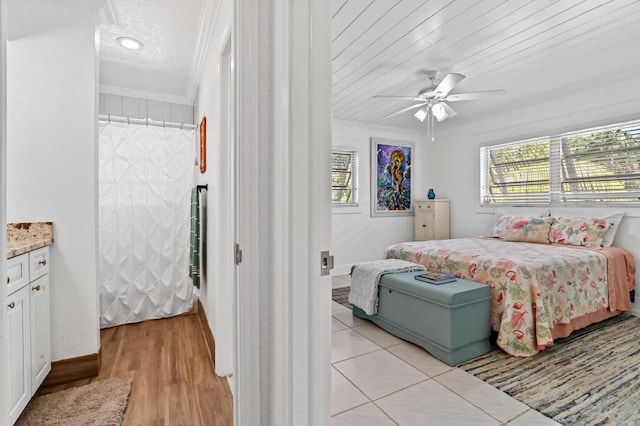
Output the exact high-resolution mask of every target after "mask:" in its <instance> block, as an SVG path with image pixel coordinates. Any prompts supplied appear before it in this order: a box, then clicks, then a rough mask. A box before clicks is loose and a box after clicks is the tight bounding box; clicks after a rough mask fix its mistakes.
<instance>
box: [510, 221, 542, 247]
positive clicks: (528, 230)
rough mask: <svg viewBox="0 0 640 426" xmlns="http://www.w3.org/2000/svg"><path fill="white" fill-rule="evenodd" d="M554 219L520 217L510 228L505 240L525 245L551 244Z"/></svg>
mask: <svg viewBox="0 0 640 426" xmlns="http://www.w3.org/2000/svg"><path fill="white" fill-rule="evenodd" d="M552 223H553V218H552V217H520V218H518V219H515V220H514V221H513V222H512V223H511V224H510V226H509V230H508V231H507V232H506V234H505V236H504V239H505V240H506V241H522V242H525V243H540V244H549V231H550V229H551V224H552Z"/></svg>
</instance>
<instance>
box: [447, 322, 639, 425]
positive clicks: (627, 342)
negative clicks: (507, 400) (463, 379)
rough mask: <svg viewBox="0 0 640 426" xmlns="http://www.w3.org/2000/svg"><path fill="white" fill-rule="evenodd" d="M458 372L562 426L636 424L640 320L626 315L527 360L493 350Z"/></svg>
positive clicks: (637, 420)
mask: <svg viewBox="0 0 640 426" xmlns="http://www.w3.org/2000/svg"><path fill="white" fill-rule="evenodd" d="M459 367H460V368H462V369H463V370H466V371H468V372H469V373H471V374H473V375H474V376H476V377H478V378H480V379H482V380H483V381H485V382H487V383H489V384H490V385H492V386H494V387H496V388H498V389H500V390H502V391H503V392H505V393H507V394H508V395H511V396H512V397H514V398H515V399H517V400H519V401H521V402H523V403H525V404H527V405H528V406H530V407H532V408H534V409H536V410H538V411H540V412H541V413H543V414H544V415H546V416H547V417H551V418H552V419H554V420H555V421H557V422H558V423H560V424H563V425H616V426H617V425H640V415H639V414H638V411H639V410H640V318H637V317H634V316H631V315H628V314H621V315H618V316H617V317H614V318H611V319H609V320H606V321H603V322H600V323H598V324H593V325H591V326H589V327H586V328H584V329H582V330H578V331H576V332H574V333H573V334H572V335H571V336H569V337H567V338H565V339H559V340H557V341H556V344H554V345H553V346H551V347H550V348H547V349H545V350H544V351H542V352H540V353H538V354H537V355H535V356H533V357H530V358H513V357H511V356H509V355H507V354H506V353H504V352H502V351H501V350H497V349H496V350H493V351H491V352H489V353H488V354H486V355H483V356H481V357H479V358H475V359H474V360H471V361H469V362H467V363H465V364H462V365H460V366H459Z"/></svg>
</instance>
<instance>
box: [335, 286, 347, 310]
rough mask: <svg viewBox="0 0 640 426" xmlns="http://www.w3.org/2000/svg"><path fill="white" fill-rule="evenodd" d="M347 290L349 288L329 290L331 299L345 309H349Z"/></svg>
mask: <svg viewBox="0 0 640 426" xmlns="http://www.w3.org/2000/svg"><path fill="white" fill-rule="evenodd" d="M349 290H351V287H342V288H334V289H332V290H331V299H333V301H334V302H337V303H339V304H341V305H343V306H346V307H347V308H349V309H351V303H349Z"/></svg>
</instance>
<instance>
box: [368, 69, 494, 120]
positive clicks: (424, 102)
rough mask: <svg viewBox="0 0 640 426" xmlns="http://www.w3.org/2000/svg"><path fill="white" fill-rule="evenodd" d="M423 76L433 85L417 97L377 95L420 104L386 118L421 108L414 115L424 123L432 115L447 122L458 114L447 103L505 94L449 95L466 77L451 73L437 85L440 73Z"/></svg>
mask: <svg viewBox="0 0 640 426" xmlns="http://www.w3.org/2000/svg"><path fill="white" fill-rule="evenodd" d="M420 74H421V75H426V76H427V78H429V80H431V84H430V85H429V86H427V87H425V88H423V89H420V90H419V91H418V94H417V95H416V96H397V95H375V96H374V97H376V98H395V99H406V100H410V101H414V102H418V103H417V104H414V105H411V106H409V107H406V108H402V109H401V110H399V111H396V112H393V113H391V114H389V115H387V116H385V118H389V117H393V116H396V115H398V114H402V113H403V112H407V111H411V110H413V109H416V108H419V109H418V111H417V112H416V113H415V114H414V115H415V117H416V118H417V119H418V120H420V121H424V119H425V118H427V116H428V115H429V113H431V116H432V117H435V119H436V120H438V121H442V120H446V119H447V118H449V117H454V116H456V115H457V114H458V113H457V112H456V111H455V110H454V109H453V108H451V107H450V106H449V105H448V104H446V103H445V101H446V102H457V101H468V100H473V99H478V98H481V97H483V96H485V95H489V94H492V93H499V92H504V90H485V91H482V92H469V93H458V94H449V92H451V90H453V88H454V87H456V85H457V84H458V83H460V82H461V81H462V80H463V79H464V78H465V76H464V75H462V74H457V73H449V74H447V75H446V76H445V77H444V78H443V79H442V81H441V82H440V83H438V84H437V85H436V78H438V71H423V72H421V73H420Z"/></svg>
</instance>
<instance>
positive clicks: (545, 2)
mask: <svg viewBox="0 0 640 426" xmlns="http://www.w3.org/2000/svg"><path fill="white" fill-rule="evenodd" d="M331 17H332V38H333V45H332V66H333V114H334V118H335V119H338V120H349V121H356V122H364V123H372V124H386V125H392V126H400V127H407V128H414V129H425V127H426V124H425V123H421V122H420V121H418V120H417V119H415V118H414V117H413V112H414V111H412V112H407V113H404V114H400V115H399V116H396V117H393V118H388V119H385V118H384V117H385V115H388V114H390V113H392V112H394V111H397V110H399V109H401V108H404V107H407V106H410V105H412V101H409V100H396V99H388V98H387V99H381V98H374V95H378V94H394V95H396V94H397V95H406V96H415V95H416V94H417V93H418V91H419V90H420V89H421V88H423V87H425V86H429V80H428V78H427V77H426V76H425V75H424V71H426V70H438V71H439V73H440V74H439V78H438V80H437V81H436V83H437V82H438V81H439V80H440V79H442V78H443V77H444V76H445V75H446V74H447V73H450V72H456V73H460V74H463V75H465V76H466V78H465V79H464V80H463V81H462V82H460V83H459V84H458V85H457V86H456V87H455V88H454V89H453V90H452V91H451V93H452V94H454V93H463V92H475V91H483V90H493V89H505V90H506V92H505V93H504V94H501V95H497V96H492V97H488V98H485V99H481V100H473V101H463V102H455V103H450V106H452V107H453V108H454V109H455V110H456V111H457V112H458V116H456V117H454V118H452V119H448V120H446V121H443V122H442V123H439V124H436V125H454V124H455V121H457V122H461V120H473V119H474V118H477V117H478V116H480V115H485V114H490V113H492V112H495V111H498V110H500V109H503V108H513V107H514V105H518V104H519V103H522V102H539V101H542V100H544V99H547V98H549V97H553V96H556V95H563V94H567V93H571V92H572V91H577V90H588V89H589V88H590V87H593V86H594V85H597V84H599V83H601V82H602V81H607V80H609V79H619V78H625V76H626V77H629V76H631V75H636V74H637V73H638V72H639V71H638V70H639V69H640V54H638V51H639V48H640V18H639V17H640V1H637V0H610V1H602V0H583V1H577V0H529V1H524V0H476V1H472V0H332V3H331ZM630 90H633V89H632V88H630Z"/></svg>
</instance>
